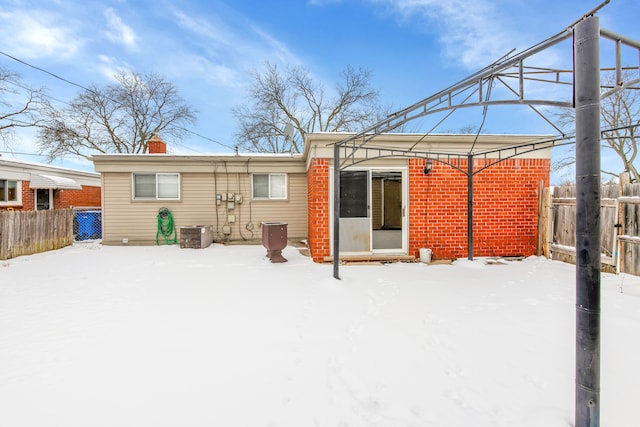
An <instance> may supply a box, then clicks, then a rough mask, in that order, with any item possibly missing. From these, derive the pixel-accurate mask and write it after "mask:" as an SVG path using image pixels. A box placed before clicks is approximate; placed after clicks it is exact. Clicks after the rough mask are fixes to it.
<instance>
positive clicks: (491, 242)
mask: <svg viewBox="0 0 640 427" xmlns="http://www.w3.org/2000/svg"><path fill="white" fill-rule="evenodd" d="M424 164H425V160H423V159H411V160H410V161H409V207H410V208H409V214H410V216H409V230H410V231H409V254H410V255H415V256H418V255H419V254H418V251H419V248H431V249H432V250H433V257H434V258H435V259H438V258H441V259H442V258H443V259H455V258H462V257H467V256H468V251H467V245H468V240H467V239H468V237H467V185H468V183H467V176H466V175H465V174H463V173H462V172H460V171H459V170H457V169H454V168H452V167H450V166H448V165H444V164H440V163H437V162H435V163H434V165H433V170H432V171H431V173H430V174H428V175H424V173H423V168H424ZM482 165H484V160H475V165H474V166H475V167H476V168H478V167H479V166H482ZM459 166H460V167H461V168H462V169H463V170H465V171H466V169H467V161H466V159H465V160H462V161H461V163H460V165H459ZM549 168H550V161H549V160H544V159H510V160H505V161H503V162H501V163H498V164H496V165H493V166H491V167H489V168H487V169H485V170H484V171H482V172H479V173H477V174H476V175H474V179H473V255H474V256H508V255H533V254H535V253H536V250H537V244H538V192H539V182H540V181H542V182H543V184H544V186H547V187H548V186H549Z"/></svg>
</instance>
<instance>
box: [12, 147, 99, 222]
mask: <svg viewBox="0 0 640 427" xmlns="http://www.w3.org/2000/svg"><path fill="white" fill-rule="evenodd" d="M100 189H101V177H100V174H98V173H95V172H85V171H80V170H75V169H68V168H63V167H57V166H50V165H45V164H41V163H34V162H28V161H24V160H17V159H12V158H8V157H5V156H2V155H0V212H1V211H7V210H9V211H33V210H48V209H67V208H70V207H78V206H82V207H99V206H100V203H101V190H100Z"/></svg>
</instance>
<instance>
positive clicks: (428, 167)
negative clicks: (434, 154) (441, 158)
mask: <svg viewBox="0 0 640 427" xmlns="http://www.w3.org/2000/svg"><path fill="white" fill-rule="evenodd" d="M431 169H433V162H432V161H431V159H428V160H427V164H426V165H425V166H424V169H423V172H424V174H425V175H429V172H431Z"/></svg>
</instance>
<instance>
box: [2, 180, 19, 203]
mask: <svg viewBox="0 0 640 427" xmlns="http://www.w3.org/2000/svg"><path fill="white" fill-rule="evenodd" d="M21 202H22V181H16V180H11V179H0V205H16V204H20V203H21Z"/></svg>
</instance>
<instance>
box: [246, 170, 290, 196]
mask: <svg viewBox="0 0 640 427" xmlns="http://www.w3.org/2000/svg"><path fill="white" fill-rule="evenodd" d="M251 188H252V197H253V198H254V199H258V200H260V199H264V200H286V198H287V174H286V173H254V174H253V175H252V187H251Z"/></svg>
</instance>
